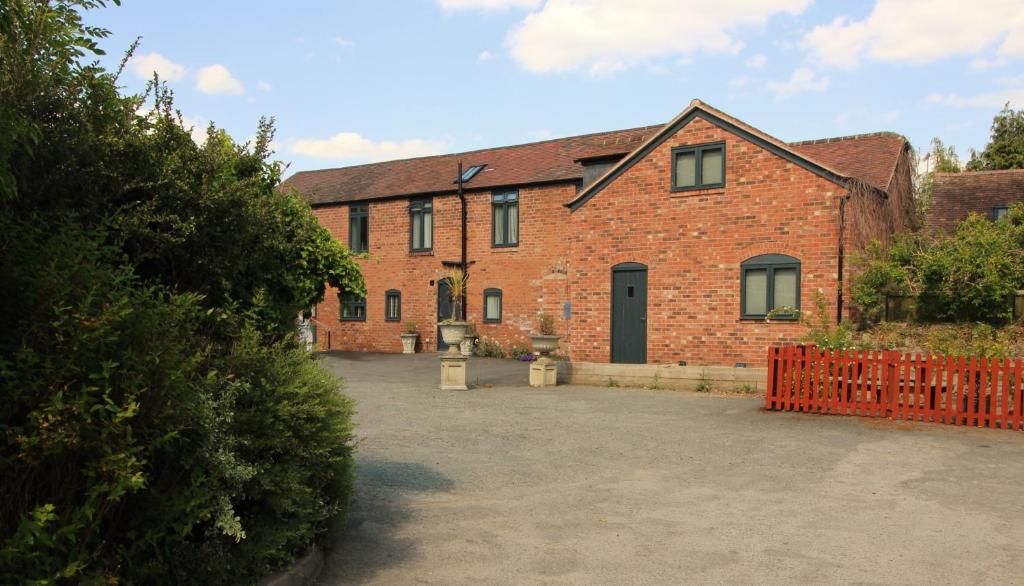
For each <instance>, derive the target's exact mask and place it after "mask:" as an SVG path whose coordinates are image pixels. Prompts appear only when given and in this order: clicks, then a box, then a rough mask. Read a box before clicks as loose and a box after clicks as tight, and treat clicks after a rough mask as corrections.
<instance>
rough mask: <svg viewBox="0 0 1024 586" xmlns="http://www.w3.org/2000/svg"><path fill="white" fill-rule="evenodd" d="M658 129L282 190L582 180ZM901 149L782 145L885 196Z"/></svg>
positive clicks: (835, 141) (320, 177)
mask: <svg viewBox="0 0 1024 586" xmlns="http://www.w3.org/2000/svg"><path fill="white" fill-rule="evenodd" d="M662 128H664V125H655V126H645V127H642V128H630V129H626V130H615V131H611V132H599V133H594V134H585V135H581V136H570V137H567V138H559V139H553V140H545V141H542V142H535V143H529V144H521V145H515V146H507V147H497V148H491V149H482V150H478V151H471V152H466V153H455V154H450V155H438V156H433V157H419V158H415V159H403V160H398V161H387V162H382V163H372V164H368V165H356V166H352V167H341V168H337V169H322V170H317V171H302V172H299V173H296V174H294V175H292V176H291V177H289V178H288V179H287V180H286V181H285V182H284V184H283V186H284V187H291V188H295V189H297V190H298V191H299V193H301V194H302V195H303V196H305V197H306V198H307V199H309V201H310V202H311V203H313V204H323V203H334V202H346V201H357V200H364V199H377V198H383V197H395V196H411V195H418V194H438V193H451V192H453V191H454V190H455V183H454V181H455V177H456V174H457V173H456V170H457V166H458V161H459V160H460V159H461V160H462V162H463V166H464V168H469V167H470V166H472V165H480V164H485V165H487V167H486V169H485V170H484V171H481V172H480V173H478V174H477V175H476V177H474V178H473V179H472V180H471V181H470V182H469V183H467V184H466V188H467V189H473V190H476V189H486V188H491V187H498V186H510V185H528V184H536V183H545V182H556V181H578V180H580V179H582V177H583V166H582V165H581V164H580V163H579V162H578V160H579V159H587V158H593V157H599V156H602V155H611V154H625V153H630V152H632V151H634V150H636V149H637V148H638V147H639V146H640V145H642V144H643V143H644V142H645V141H647V140H649V139H651V138H652V137H654V136H655V135H656V134H657V133H658V131H659V130H661V129H662ZM781 144H785V143H781ZM905 145H906V140H905V139H904V138H903V137H902V136H900V135H898V134H894V133H889V132H880V133H874V134H866V135H858V136H846V137H840V138H830V139H821V140H814V141H802V142H797V143H790V144H789V145H787V146H788V147H789V148H790V149H791V150H792V151H795V152H797V153H798V154H799V155H800V156H803V157H806V158H808V159H810V160H811V161H813V162H815V163H819V164H821V165H823V166H825V167H827V168H830V169H832V170H835V171H837V172H839V173H841V174H843V175H845V176H847V177H856V178H859V179H862V180H864V181H866V182H867V183H869V184H871V185H873V186H875V187H877V188H879V189H882V190H883V191H884V190H886V189H887V188H888V186H889V181H890V179H891V178H892V176H893V170H894V169H895V167H896V162H897V161H898V159H899V157H900V154H901V152H902V149H903V148H904V146H905Z"/></svg>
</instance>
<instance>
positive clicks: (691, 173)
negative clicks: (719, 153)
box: [676, 152, 697, 187]
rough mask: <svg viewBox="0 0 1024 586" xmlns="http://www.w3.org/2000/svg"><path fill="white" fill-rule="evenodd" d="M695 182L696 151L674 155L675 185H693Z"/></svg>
mask: <svg viewBox="0 0 1024 586" xmlns="http://www.w3.org/2000/svg"><path fill="white" fill-rule="evenodd" d="M696 183H697V155H696V153H692V152H691V153H679V154H677V155H676V186H677V187H693V186H694V185H696Z"/></svg>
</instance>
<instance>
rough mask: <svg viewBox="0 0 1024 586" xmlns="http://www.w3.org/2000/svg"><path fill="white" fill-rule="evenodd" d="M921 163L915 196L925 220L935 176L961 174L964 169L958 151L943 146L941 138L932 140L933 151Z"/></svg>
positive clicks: (920, 213) (919, 212) (951, 147)
mask: <svg viewBox="0 0 1024 586" xmlns="http://www.w3.org/2000/svg"><path fill="white" fill-rule="evenodd" d="M919 163H920V164H919V165H918V169H919V174H918V177H917V182H916V183H917V189H916V193H915V196H916V200H917V211H918V214H919V217H921V218H924V217H927V212H928V206H929V205H930V204H931V201H932V189H933V186H934V184H935V174H936V173H959V172H961V171H962V170H963V169H962V166H961V164H960V157H958V156H957V154H956V149H954V148H953V146H952V145H950V146H946V145H945V144H943V142H942V139H940V138H939V137H935V138H933V139H932V144H931V149H930V150H929V151H928V152H927V153H925V155H924V156H923V157H921V160H920V161H919ZM922 167H923V169H922Z"/></svg>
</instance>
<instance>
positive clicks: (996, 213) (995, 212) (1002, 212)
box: [992, 206, 1010, 222]
mask: <svg viewBox="0 0 1024 586" xmlns="http://www.w3.org/2000/svg"><path fill="white" fill-rule="evenodd" d="M1009 213H1010V206H995V207H993V208H992V219H993V220H994V221H996V222H998V221H999V220H1002V219H1003V218H1005V217H1006V216H1007V214H1009Z"/></svg>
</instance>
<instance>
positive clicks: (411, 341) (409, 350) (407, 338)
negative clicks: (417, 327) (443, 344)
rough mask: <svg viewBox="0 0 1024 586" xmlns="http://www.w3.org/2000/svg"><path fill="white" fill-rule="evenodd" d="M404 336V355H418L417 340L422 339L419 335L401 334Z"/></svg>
mask: <svg viewBox="0 0 1024 586" xmlns="http://www.w3.org/2000/svg"><path fill="white" fill-rule="evenodd" d="M401 336H402V354H415V353H416V339H417V338H419V337H420V335H419V334H401Z"/></svg>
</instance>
